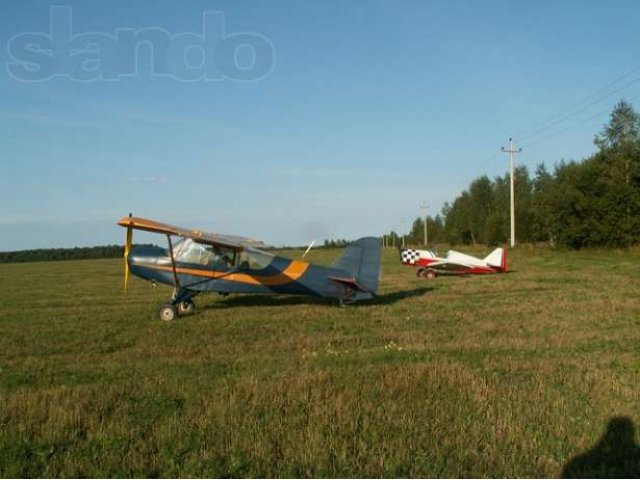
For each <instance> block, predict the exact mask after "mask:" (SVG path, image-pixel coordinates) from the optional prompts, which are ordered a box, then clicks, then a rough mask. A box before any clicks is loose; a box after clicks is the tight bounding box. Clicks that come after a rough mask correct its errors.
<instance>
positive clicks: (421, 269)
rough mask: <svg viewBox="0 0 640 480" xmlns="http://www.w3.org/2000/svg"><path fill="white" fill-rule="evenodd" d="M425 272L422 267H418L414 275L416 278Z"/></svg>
mask: <svg viewBox="0 0 640 480" xmlns="http://www.w3.org/2000/svg"><path fill="white" fill-rule="evenodd" d="M424 272H425V269H424V268H419V269H418V271H417V272H416V277H418V278H422V274H423V273H424Z"/></svg>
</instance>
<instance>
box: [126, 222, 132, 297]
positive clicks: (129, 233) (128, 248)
mask: <svg viewBox="0 0 640 480" xmlns="http://www.w3.org/2000/svg"><path fill="white" fill-rule="evenodd" d="M132 240H133V228H131V226H128V227H127V237H126V242H125V244H124V293H127V288H128V286H129V273H130V272H129V252H131V241H132Z"/></svg>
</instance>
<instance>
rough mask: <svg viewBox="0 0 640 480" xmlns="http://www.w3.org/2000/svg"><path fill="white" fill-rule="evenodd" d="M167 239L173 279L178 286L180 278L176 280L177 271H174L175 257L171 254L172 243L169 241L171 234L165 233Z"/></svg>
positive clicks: (178, 286)
mask: <svg viewBox="0 0 640 480" xmlns="http://www.w3.org/2000/svg"><path fill="white" fill-rule="evenodd" d="M167 241H168V242H169V255H171V270H173V280H174V281H175V283H176V288H180V280H178V272H177V271H176V259H175V257H174V256H173V243H172V242H171V235H169V234H168V233H167Z"/></svg>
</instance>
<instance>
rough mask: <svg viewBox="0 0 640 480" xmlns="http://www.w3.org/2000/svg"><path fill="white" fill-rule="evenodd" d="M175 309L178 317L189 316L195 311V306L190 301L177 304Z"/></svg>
mask: <svg viewBox="0 0 640 480" xmlns="http://www.w3.org/2000/svg"><path fill="white" fill-rule="evenodd" d="M177 307H178V315H189V314H191V313H193V312H195V311H196V304H195V303H193V300H191V299H189V300H183V301H182V302H179V303H178V305H177Z"/></svg>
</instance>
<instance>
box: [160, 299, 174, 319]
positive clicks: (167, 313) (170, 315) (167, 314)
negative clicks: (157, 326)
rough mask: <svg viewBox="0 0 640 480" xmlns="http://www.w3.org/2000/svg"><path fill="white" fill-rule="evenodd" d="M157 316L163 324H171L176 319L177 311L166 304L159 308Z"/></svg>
mask: <svg viewBox="0 0 640 480" xmlns="http://www.w3.org/2000/svg"><path fill="white" fill-rule="evenodd" d="M158 315H159V316H160V320H162V321H163V322H172V321H173V320H175V319H176V318H178V310H176V307H174V306H173V305H171V304H169V303H167V304H165V305H162V306H161V307H160V310H159V311H158Z"/></svg>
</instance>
